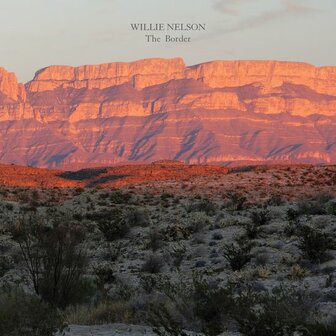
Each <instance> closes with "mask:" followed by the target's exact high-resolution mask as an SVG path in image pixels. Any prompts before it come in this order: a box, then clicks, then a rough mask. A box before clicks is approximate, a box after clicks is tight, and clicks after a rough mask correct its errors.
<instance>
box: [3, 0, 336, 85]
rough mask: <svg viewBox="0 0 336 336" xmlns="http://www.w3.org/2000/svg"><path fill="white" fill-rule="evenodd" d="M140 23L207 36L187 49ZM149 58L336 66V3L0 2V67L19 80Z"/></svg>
mask: <svg viewBox="0 0 336 336" xmlns="http://www.w3.org/2000/svg"><path fill="white" fill-rule="evenodd" d="M138 22H139V23H142V22H143V23H151V22H153V23H161V22H162V23H180V22H181V23H202V24H203V23H205V24H206V25H207V31H206V32H202V33H191V34H186V33H185V35H189V36H191V37H192V42H191V43H189V44H165V43H159V44H153V43H146V42H145V38H144V34H143V33H139V32H133V31H132V30H131V29H130V23H138ZM175 34H176V35H180V34H181V33H175ZM147 57H164V58H170V57H183V58H184V59H185V61H186V63H187V64H188V65H192V64H197V63H200V62H204V61H210V60H214V59H230V60H231V59H244V60H251V59H263V60H265V59H272V60H288V61H303V62H308V63H312V64H315V65H336V1H335V0H302V1H300V0H0V66H2V67H5V68H6V69H7V70H8V71H12V72H15V73H16V74H17V76H18V78H19V80H20V81H21V82H26V81H28V80H30V79H32V77H33V75H34V73H35V72H36V71H37V70H38V69H40V68H43V67H45V66H48V65H54V64H64V65H74V66H77V65H82V64H97V63H107V62H114V61H132V60H136V59H142V58H147Z"/></svg>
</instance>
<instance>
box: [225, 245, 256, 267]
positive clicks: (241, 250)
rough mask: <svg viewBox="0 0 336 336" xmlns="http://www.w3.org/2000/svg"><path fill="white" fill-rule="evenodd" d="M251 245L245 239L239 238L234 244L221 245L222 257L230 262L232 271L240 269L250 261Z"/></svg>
mask: <svg viewBox="0 0 336 336" xmlns="http://www.w3.org/2000/svg"><path fill="white" fill-rule="evenodd" d="M251 248H252V245H251V244H250V243H249V242H248V241H246V240H240V241H238V243H236V244H231V245H225V246H224V247H223V255H224V258H225V259H226V260H227V261H228V262H229V263H230V266H231V268H232V270H233V271H239V270H241V269H242V268H243V267H244V266H245V265H246V264H247V263H248V262H250V260H251V258H252V256H251Z"/></svg>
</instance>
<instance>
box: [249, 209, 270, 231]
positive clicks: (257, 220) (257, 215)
mask: <svg viewBox="0 0 336 336" xmlns="http://www.w3.org/2000/svg"><path fill="white" fill-rule="evenodd" d="M251 220H252V223H253V224H254V225H255V226H257V227H258V226H263V225H266V224H268V222H269V221H270V220H271V217H270V212H269V211H268V210H265V209H264V210H259V211H252V212H251Z"/></svg>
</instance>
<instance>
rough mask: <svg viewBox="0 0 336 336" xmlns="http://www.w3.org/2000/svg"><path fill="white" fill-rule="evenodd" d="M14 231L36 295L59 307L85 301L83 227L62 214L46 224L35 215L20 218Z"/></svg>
mask: <svg viewBox="0 0 336 336" xmlns="http://www.w3.org/2000/svg"><path fill="white" fill-rule="evenodd" d="M11 230H12V235H13V239H14V240H16V241H17V242H18V244H19V246H20V250H21V254H22V257H23V260H24V262H25V266H26V269H27V272H28V274H29V277H30V280H31V281H32V283H33V286H34V290H35V292H36V294H37V295H40V296H41V297H42V298H43V300H45V301H46V302H49V303H50V304H52V305H56V306H59V307H65V306H67V305H69V304H72V303H76V302H79V301H81V300H82V299H83V297H84V296H85V292H86V290H87V289H88V283H87V282H86V281H85V279H84V276H83V275H84V271H85V268H86V265H87V257H86V250H85V249H84V247H83V242H84V240H85V232H84V230H83V228H82V227H81V226H79V225H77V224H75V223H71V222H68V218H66V217H64V215H61V214H54V216H53V218H52V220H50V221H49V222H47V223H46V219H45V218H43V217H41V216H39V215H37V214H34V215H29V216H24V217H21V218H20V219H19V220H18V222H17V223H16V224H15V225H14V226H13V227H12V228H11Z"/></svg>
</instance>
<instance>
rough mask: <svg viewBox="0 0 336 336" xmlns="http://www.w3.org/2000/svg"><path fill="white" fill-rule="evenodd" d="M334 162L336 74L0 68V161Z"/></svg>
mask: <svg viewBox="0 0 336 336" xmlns="http://www.w3.org/2000/svg"><path fill="white" fill-rule="evenodd" d="M157 160H179V161H184V162H187V163H192V164H195V163H207V164H223V165H234V164H246V163H263V164H264V163H281V162H286V163H314V164H316V163H322V164H330V163H336V67H331V66H330V67H315V66H313V65H309V64H306V63H297V62H280V61H211V62H207V63H202V64H198V65H193V66H186V65H185V63H184V61H183V59H181V58H174V59H144V60H139V61H135V62H130V63H127V62H116V63H108V64H101V65H84V66H79V67H72V66H49V67H46V68H43V69H41V70H39V71H37V72H36V74H35V76H34V78H33V79H32V80H31V81H29V82H28V83H25V84H20V83H18V80H17V78H16V76H15V74H13V73H10V72H8V71H6V70H5V69H3V68H0V162H1V163H6V164H11V163H13V164H19V165H30V166H38V167H47V168H61V169H68V168H69V169H73V168H81V167H93V166H108V165H116V164H124V163H133V162H134V163H135V162H136V163H143V162H153V161H157Z"/></svg>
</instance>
